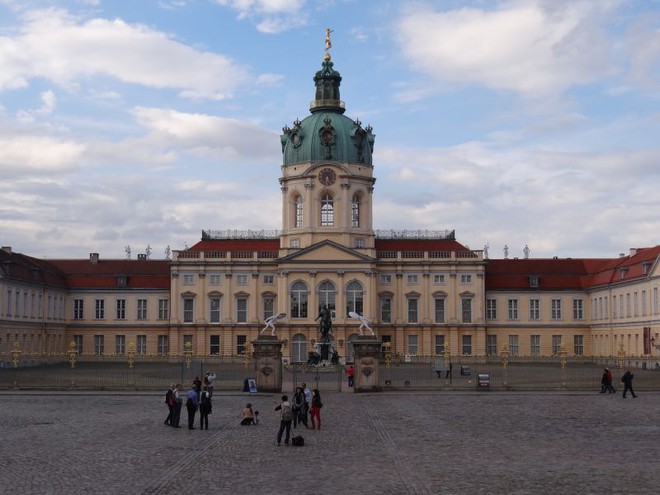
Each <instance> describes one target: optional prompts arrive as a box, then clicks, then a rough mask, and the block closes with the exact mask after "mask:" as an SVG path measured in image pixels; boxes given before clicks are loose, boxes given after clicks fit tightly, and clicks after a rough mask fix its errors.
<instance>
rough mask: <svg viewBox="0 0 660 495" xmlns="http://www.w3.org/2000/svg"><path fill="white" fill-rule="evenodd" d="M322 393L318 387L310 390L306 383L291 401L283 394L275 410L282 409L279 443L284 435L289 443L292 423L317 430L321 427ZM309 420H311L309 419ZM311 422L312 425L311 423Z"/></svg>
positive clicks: (295, 425)
mask: <svg viewBox="0 0 660 495" xmlns="http://www.w3.org/2000/svg"><path fill="white" fill-rule="evenodd" d="M322 407H323V403H322V402H321V393H320V392H319V390H318V389H314V391H313V392H312V391H310V390H309V388H307V385H306V384H305V383H303V384H301V386H300V387H296V390H295V392H294V394H293V397H292V398H291V401H289V397H288V396H286V395H283V396H282V401H281V402H280V404H278V405H277V406H275V411H280V427H279V430H278V431H277V445H280V443H281V442H282V435H284V444H285V445H289V439H290V436H291V424H292V423H293V427H294V428H297V427H298V425H304V426H305V428H308V429H311V430H316V429H319V430H320V429H321V408H322ZM308 420H309V421H308ZM310 422H311V427H310V426H309V423H310Z"/></svg>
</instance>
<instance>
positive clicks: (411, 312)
mask: <svg viewBox="0 0 660 495" xmlns="http://www.w3.org/2000/svg"><path fill="white" fill-rule="evenodd" d="M418 302H419V301H418V300H417V298H415V297H411V298H408V323H417V305H418Z"/></svg>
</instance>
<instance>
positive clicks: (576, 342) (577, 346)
mask: <svg viewBox="0 0 660 495" xmlns="http://www.w3.org/2000/svg"><path fill="white" fill-rule="evenodd" d="M573 354H575V355H576V356H582V355H583V354H584V336H583V335H574V336H573Z"/></svg>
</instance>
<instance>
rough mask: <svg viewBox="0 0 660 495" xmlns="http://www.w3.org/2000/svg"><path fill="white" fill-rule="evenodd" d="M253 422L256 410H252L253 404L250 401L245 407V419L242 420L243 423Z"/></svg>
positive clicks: (244, 424)
mask: <svg viewBox="0 0 660 495" xmlns="http://www.w3.org/2000/svg"><path fill="white" fill-rule="evenodd" d="M253 422H254V412H252V404H250V403H249V402H248V403H247V405H246V406H245V408H243V421H241V425H243V426H246V425H251V424H252V423H253Z"/></svg>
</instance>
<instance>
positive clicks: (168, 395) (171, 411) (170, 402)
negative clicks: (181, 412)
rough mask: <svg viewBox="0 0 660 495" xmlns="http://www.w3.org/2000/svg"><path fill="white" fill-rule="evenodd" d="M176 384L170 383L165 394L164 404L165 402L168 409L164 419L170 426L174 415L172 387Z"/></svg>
mask: <svg viewBox="0 0 660 495" xmlns="http://www.w3.org/2000/svg"><path fill="white" fill-rule="evenodd" d="M175 387H176V385H174V383H173V384H172V385H170V388H168V389H167V393H166V394H165V404H167V409H168V410H169V414H168V415H167V418H166V419H165V423H164V424H166V425H167V426H172V418H173V417H174V404H175V402H176V401H175V400H174V388H175Z"/></svg>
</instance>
